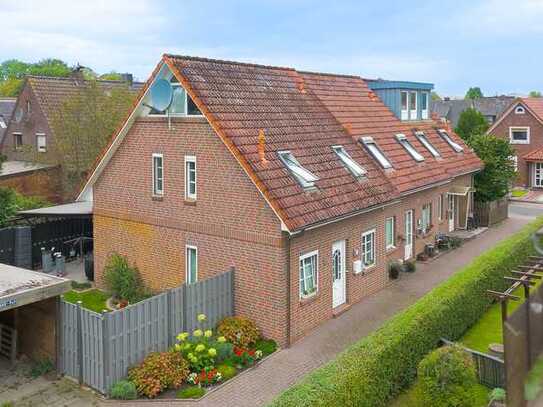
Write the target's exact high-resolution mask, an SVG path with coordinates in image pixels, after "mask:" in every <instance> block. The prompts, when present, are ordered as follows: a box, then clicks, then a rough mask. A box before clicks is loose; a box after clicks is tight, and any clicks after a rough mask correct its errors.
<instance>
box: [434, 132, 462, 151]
mask: <svg viewBox="0 0 543 407" xmlns="http://www.w3.org/2000/svg"><path fill="white" fill-rule="evenodd" d="M437 132H438V133H439V135H440V136H441V138H442V139H443V140H445V141H446V142H447V143H448V144H449V145H450V146H451V147H452V148H453V150H454V151H456V152H457V153H461V152H462V151H464V149H463V148H462V146H461V145H460V144H458V143H455V142H454V141H453V139H452V138H451V136H449V133H447V132H446V131H445V130H443V129H439V130H438V131H437Z"/></svg>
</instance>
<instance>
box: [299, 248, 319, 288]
mask: <svg viewBox="0 0 543 407" xmlns="http://www.w3.org/2000/svg"><path fill="white" fill-rule="evenodd" d="M318 262H319V252H318V251H317V250H315V251H313V252H310V253H307V254H304V255H303V256H300V298H305V297H310V296H312V295H313V294H315V293H316V292H317V279H318Z"/></svg>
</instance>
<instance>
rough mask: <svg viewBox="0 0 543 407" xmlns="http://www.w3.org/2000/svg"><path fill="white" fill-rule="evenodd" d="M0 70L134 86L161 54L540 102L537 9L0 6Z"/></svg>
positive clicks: (484, 4) (540, 9) (290, 4)
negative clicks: (18, 64) (21, 68)
mask: <svg viewBox="0 0 543 407" xmlns="http://www.w3.org/2000/svg"><path fill="white" fill-rule="evenodd" d="M0 21H1V24H0V25H1V27H2V30H1V31H2V37H3V40H2V41H0V61H3V60H6V59H12V58H16V59H20V60H23V61H27V62H34V61H37V60H39V59H42V58H49V57H54V58H60V59H62V60H65V61H66V62H67V63H69V64H70V65H74V64H76V63H79V64H81V65H84V66H88V67H90V68H92V69H94V70H95V71H97V72H99V73H104V72H109V71H112V70H114V71H117V72H131V73H133V74H134V75H135V76H136V77H137V78H138V79H140V80H145V79H147V77H148V75H149V74H150V73H151V71H152V70H153V68H154V67H155V66H156V64H157V62H158V61H159V59H160V57H161V55H162V54H163V53H175V54H181V55H193V56H202V57H208V58H219V59H230V60H238V61H243V62H254V63H263V64H268V65H279V66H290V67H294V68H296V69H300V70H311V71H322V72H334V73H346V74H355V75H360V76H362V77H366V78H375V77H380V78H384V79H396V80H411V81H421V82H431V83H434V84H435V90H436V91H437V92H438V93H439V94H440V95H443V96H463V95H464V94H465V92H466V90H467V89H468V88H469V87H470V86H479V87H480V88H481V89H482V90H483V93H484V94H485V95H487V96H492V95H496V94H526V93H528V92H529V91H531V90H540V91H543V76H542V75H541V67H542V65H543V53H542V52H541V51H542V44H543V24H541V22H542V21H543V0H454V1H450V0H441V1H435V0H434V1H426V0H415V1H411V2H409V1H405V0H403V1H396V0H380V1H368V0H366V1H364V0H359V1H316V0H314V1H310V0H252V1H245V0H223V1H206V0H199V1H192V0H177V1H174V0H171V1H170V0H154V1H152V0H107V1H106V0H92V1H88V0H47V1H43V0H0Z"/></svg>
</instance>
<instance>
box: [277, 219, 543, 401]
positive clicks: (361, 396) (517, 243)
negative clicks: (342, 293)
mask: <svg viewBox="0 0 543 407" xmlns="http://www.w3.org/2000/svg"><path fill="white" fill-rule="evenodd" d="M542 226H543V218H538V219H537V220H536V221H534V222H532V223H530V224H529V225H527V226H526V227H524V228H523V229H522V230H521V231H520V232H518V233H516V234H514V235H512V236H510V237H509V238H507V239H505V240H503V241H501V242H500V243H498V244H497V245H496V246H495V247H494V248H492V249H491V250H489V251H487V252H485V253H483V254H482V255H480V256H479V257H477V258H476V259H474V260H473V262H471V263H470V264H469V265H468V266H466V267H465V268H464V269H463V270H461V271H459V272H458V273H456V274H454V275H453V276H452V277H451V278H450V279H448V280H447V281H445V282H443V283H442V284H440V285H439V286H437V287H436V288H434V289H433V290H432V291H430V292H429V293H428V294H426V295H425V296H424V297H422V298H421V299H420V300H419V301H417V302H416V303H415V304H413V305H412V306H410V307H408V308H407V309H405V310H404V311H403V312H401V313H399V314H398V315H396V316H395V317H393V318H391V319H390V320H389V321H388V322H386V323H385V324H384V325H383V326H382V327H381V328H380V329H378V330H377V331H375V332H374V333H373V334H371V335H369V336H367V337H365V338H363V339H362V340H360V341H359V342H357V343H355V344H354V345H352V346H350V347H349V348H348V349H347V350H345V351H344V352H342V353H341V354H340V355H339V356H338V357H337V358H336V359H335V360H333V361H332V362H330V363H328V364H326V365H325V366H323V367H321V368H319V369H317V370H315V371H314V372H312V373H310V374H309V375H308V376H306V377H305V378H304V379H303V380H302V381H301V382H300V383H299V384H297V385H295V386H294V387H292V388H290V389H289V390H287V391H286V392H284V393H283V394H282V395H280V396H279V397H278V398H277V399H276V400H274V401H273V402H272V403H271V406H273V407H285V406H288V407H291V406H292V407H294V406H296V407H300V406H367V407H377V406H385V405H387V402H388V401H390V400H391V399H392V398H393V397H394V396H396V395H397V394H398V393H399V392H400V391H401V390H402V389H404V388H406V387H407V386H409V385H410V384H411V383H412V382H413V380H414V378H415V375H416V370H417V365H418V364H419V362H420V361H421V359H422V358H423V357H424V356H425V355H426V354H427V353H428V352H430V351H431V350H432V349H434V348H435V347H436V345H437V344H438V342H439V339H440V338H442V337H446V338H451V339H458V338H460V337H461V336H462V334H463V333H464V332H465V331H466V330H467V329H468V328H469V327H470V326H472V325H473V324H474V323H475V322H477V320H478V319H479V318H480V317H481V315H482V314H483V313H484V312H485V310H486V309H487V307H488V306H489V305H490V302H491V299H490V297H489V296H488V295H486V294H485V291H486V290H487V289H494V290H496V289H497V290H500V289H503V288H504V287H505V285H506V283H505V281H504V280H503V278H502V277H503V276H504V275H505V274H506V273H507V272H508V271H510V270H511V269H514V267H515V266H517V265H518V264H520V263H522V262H524V261H525V260H526V259H527V258H528V256H530V255H533V254H534V249H533V246H532V243H531V241H530V236H531V234H532V233H533V232H534V231H536V230H537V229H539V228H541V227H542ZM482 238H483V239H484V236H483V237H482Z"/></svg>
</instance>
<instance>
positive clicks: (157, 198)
mask: <svg viewBox="0 0 543 407" xmlns="http://www.w3.org/2000/svg"><path fill="white" fill-rule="evenodd" d="M151 200H153V201H159V202H160V201H163V200H164V195H151Z"/></svg>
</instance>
